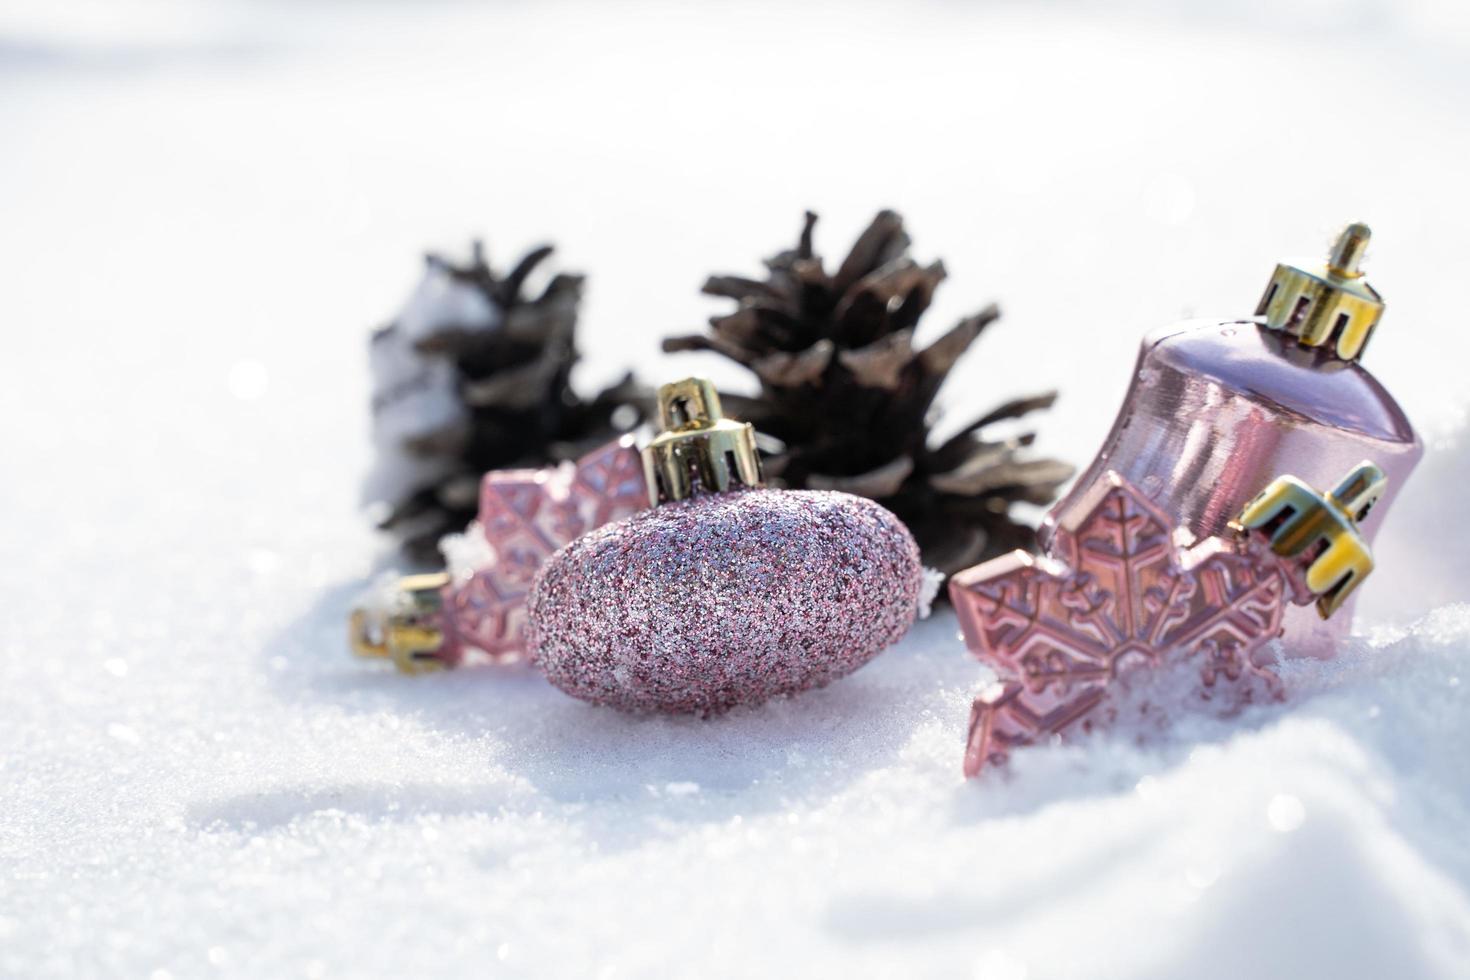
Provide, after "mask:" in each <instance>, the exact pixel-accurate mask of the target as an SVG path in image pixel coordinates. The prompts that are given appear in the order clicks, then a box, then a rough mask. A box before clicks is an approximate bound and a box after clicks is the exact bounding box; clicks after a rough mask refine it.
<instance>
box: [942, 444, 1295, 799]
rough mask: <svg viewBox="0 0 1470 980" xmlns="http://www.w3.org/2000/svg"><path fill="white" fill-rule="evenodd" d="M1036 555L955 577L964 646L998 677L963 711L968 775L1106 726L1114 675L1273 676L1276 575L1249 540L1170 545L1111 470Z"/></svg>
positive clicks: (1280, 593)
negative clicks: (1025, 749)
mask: <svg viewBox="0 0 1470 980" xmlns="http://www.w3.org/2000/svg"><path fill="white" fill-rule="evenodd" d="M1047 550H1048V554H1047V555H1046V556H1045V557H1040V558H1038V557H1035V556H1033V555H1029V554H1027V553H1025V552H1020V551H1017V552H1013V553H1011V554H1009V555H1005V556H1003V557H1001V558H997V559H994V560H993V561H989V562H986V563H984V564H982V565H977V566H975V567H974V568H971V569H968V570H966V571H964V572H961V573H959V574H958V575H956V576H954V578H953V579H951V581H950V586H949V590H950V597H951V599H952V600H953V602H954V607H955V610H956V612H957V613H958V615H959V620H960V626H961V628H962V629H963V631H964V636H965V642H966V644H967V645H968V646H969V647H970V649H971V651H972V652H973V653H974V654H975V655H976V656H977V657H978V658H979V659H981V660H982V661H984V662H985V663H987V664H989V665H990V666H991V667H993V668H994V669H995V671H996V673H997V674H998V675H999V680H998V681H997V682H996V683H995V684H994V685H992V686H991V687H990V688H988V689H987V690H986V691H984V692H983V693H982V694H981V695H980V696H979V697H978V698H977V699H976V700H975V703H974V705H973V707H972V708H971V712H970V729H969V739H968V743H967V746H966V752H965V775H966V776H974V775H977V774H978V773H979V772H980V770H981V769H982V768H983V767H984V766H985V765H986V763H993V762H998V761H1001V760H1003V759H1004V758H1005V756H1006V754H1007V752H1008V751H1009V749H1011V748H1012V747H1014V746H1017V745H1024V744H1027V743H1029V742H1033V741H1037V740H1039V739H1042V738H1045V737H1048V736H1052V735H1058V734H1060V733H1062V732H1063V731H1065V730H1069V729H1081V730H1084V731H1085V730H1087V729H1088V728H1090V727H1091V726H1092V724H1093V723H1094V721H1097V720H1099V719H1103V720H1106V718H1107V716H1108V712H1107V706H1108V699H1109V696H1110V693H1111V692H1112V690H1113V686H1114V684H1115V682H1116V681H1117V680H1118V678H1119V677H1120V676H1122V675H1123V674H1125V673H1128V672H1132V671H1136V670H1157V669H1162V668H1167V667H1174V666H1176V665H1178V664H1180V663H1181V662H1182V663H1184V664H1188V665H1189V666H1188V668H1187V669H1193V670H1198V672H1199V678H1200V682H1201V685H1202V687H1203V688H1204V689H1205V690H1206V691H1208V689H1211V688H1214V687H1215V686H1216V685H1217V684H1220V683H1222V682H1226V681H1228V682H1239V681H1242V680H1243V679H1246V678H1247V675H1250V676H1253V677H1258V678H1263V679H1264V680H1265V681H1266V684H1267V687H1268V689H1269V690H1271V691H1272V692H1273V693H1274V692H1276V691H1278V690H1279V688H1278V686H1277V684H1276V681H1275V677H1274V675H1273V674H1271V673H1270V671H1269V670H1267V669H1266V668H1265V667H1263V666H1262V665H1261V664H1260V663H1259V662H1258V661H1259V659H1260V658H1261V657H1262V656H1263V655H1264V651H1263V648H1264V647H1265V645H1266V644H1267V643H1268V642H1269V641H1270V640H1271V639H1272V638H1274V637H1276V636H1277V635H1279V634H1280V632H1281V623H1282V614H1283V612H1284V609H1285V606H1286V604H1287V602H1288V601H1290V599H1291V589H1290V584H1289V580H1288V577H1287V571H1286V568H1285V566H1284V565H1283V564H1282V562H1281V561H1280V560H1279V559H1277V558H1276V557H1275V556H1274V555H1272V554H1271V553H1270V551H1269V549H1268V548H1267V547H1266V546H1265V545H1264V543H1263V542H1262V541H1261V540H1259V539H1258V538H1257V537H1255V536H1251V537H1248V538H1245V539H1242V540H1227V539H1224V538H1209V539H1206V540H1205V541H1202V542H1200V543H1198V544H1197V545H1194V546H1192V547H1187V546H1183V545H1181V544H1179V543H1178V542H1177V540H1176V532H1175V529H1174V526H1173V522H1172V521H1171V520H1170V519H1169V518H1168V517H1167V516H1166V515H1165V514H1164V513H1163V512H1162V511H1160V510H1159V509H1158V508H1157V507H1155V506H1154V504H1153V503H1152V502H1150V501H1149V500H1148V498H1147V497H1145V496H1144V495H1143V494H1142V493H1141V492H1140V491H1138V490H1137V489H1136V488H1135V487H1133V486H1132V485H1131V484H1129V483H1128V482H1127V481H1125V480H1124V479H1123V478H1122V477H1121V476H1119V475H1118V474H1117V473H1113V472H1109V473H1108V474H1107V476H1106V477H1105V478H1104V479H1103V480H1101V481H1099V483H1098V485H1097V487H1096V488H1094V490H1093V492H1092V493H1091V494H1089V495H1088V496H1087V497H1086V498H1085V499H1084V500H1082V501H1081V502H1080V503H1079V505H1078V506H1077V508H1076V509H1075V510H1072V511H1070V512H1069V513H1068V514H1067V515H1065V516H1064V517H1063V519H1062V520H1061V521H1060V522H1059V525H1058V528H1057V531H1056V534H1055V536H1054V538H1053V539H1052V541H1051V544H1050V546H1049V548H1048V549H1047Z"/></svg>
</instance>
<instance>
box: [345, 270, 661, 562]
mask: <svg viewBox="0 0 1470 980" xmlns="http://www.w3.org/2000/svg"><path fill="white" fill-rule="evenodd" d="M551 252H552V250H551V248H550V247H542V248H538V249H536V250H534V251H532V252H530V253H528V254H527V255H525V256H524V257H523V258H522V259H521V260H520V261H519V262H518V263H517V264H516V266H515V267H514V268H513V269H512V270H511V271H510V272H509V273H508V274H507V275H505V276H500V275H498V274H497V273H496V272H495V271H494V270H492V269H491V268H490V266H489V265H488V264H487V262H486V261H485V257H484V253H483V251H482V249H481V247H480V244H479V243H478V242H477V243H475V247H474V255H473V257H472V259H471V261H470V263H469V264H468V265H464V266H458V265H454V264H452V263H450V262H449V261H447V260H445V259H442V258H439V257H438V256H434V255H430V256H428V257H427V268H426V270H425V274H424V278H423V280H422V281H421V282H420V283H419V286H418V288H417V289H416V290H415V292H414V294H413V296H412V297H411V298H410V299H409V301H408V304H407V305H406V306H405V308H404V309H403V311H402V312H401V313H400V314H399V316H398V317H397V319H395V320H394V321H393V323H391V324H389V325H388V326H387V327H384V328H383V329H381V330H379V331H378V332H377V333H376V334H374V335H373V340H372V347H371V352H370V353H371V363H372V372H373V439H374V442H375V444H376V446H377V451H378V459H377V461H376V463H375V465H374V468H373V471H372V472H371V474H370V475H369V477H368V480H367V483H366V485H365V487H364V496H365V497H366V499H367V500H368V501H369V502H372V503H379V502H386V503H388V504H389V505H390V510H389V512H388V515H387V517H386V518H385V519H384V520H383V522H382V527H384V528H386V529H388V530H390V531H392V532H393V533H394V534H396V535H397V536H398V537H399V538H400V539H401V540H402V542H403V546H404V548H405V550H406V551H407V553H408V554H409V555H410V556H412V557H414V558H415V559H417V560H420V561H431V560H433V559H434V558H435V557H436V549H437V546H438V542H439V539H440V538H441V537H443V536H444V535H445V534H448V533H451V532H456V531H460V530H462V529H463V528H464V526H465V525H466V524H467V523H468V522H469V521H470V519H471V518H473V517H474V516H475V504H476V497H477V492H478V488H479V485H480V477H481V475H482V474H484V473H486V472H488V471H490V470H495V469H501V468H504V467H511V466H517V467H525V466H537V465H541V464H544V463H547V462H555V461H561V460H567V459H573V458H575V457H576V456H578V455H580V454H582V453H584V452H586V451H588V450H589V449H591V448H593V447H594V446H597V445H600V444H601V443H604V442H606V441H608V440H609V439H612V438H615V437H616V435H617V434H618V432H619V431H623V430H627V429H631V428H632V427H633V426H635V425H636V424H637V423H638V422H639V421H640V419H641V417H642V413H641V409H639V407H638V405H639V404H640V403H641V400H643V399H645V398H646V396H647V393H646V392H644V391H643V390H642V389H640V388H639V387H638V386H636V385H635V384H633V382H632V378H631V376H628V377H625V378H624V379H623V380H622V381H621V382H619V383H618V384H617V385H614V386H613V387H611V388H608V389H606V390H605V391H603V392H602V393H601V394H599V395H597V396H596V397H595V398H594V399H592V400H591V401H590V402H589V401H584V400H582V399H581V398H580V397H579V396H578V395H577V394H576V392H575V391H573V390H572V387H571V384H570V377H571V370H572V366H573V364H575V363H576V361H577V357H578V355H577V349H576V344H575V332H576V325H577V307H578V304H579V302H580V300H581V293H582V278H581V277H580V276H575V275H565V274H562V275H557V276H554V277H553V278H552V279H551V280H550V282H549V283H548V284H547V285H546V286H545V288H544V289H542V290H541V291H540V292H539V294H535V295H531V294H528V292H527V283H528V281H529V280H530V279H531V277H532V275H533V273H534V272H535V271H536V269H537V267H538V266H539V265H540V264H541V263H542V262H543V261H544V260H545V259H546V258H547V257H548V256H550V255H551Z"/></svg>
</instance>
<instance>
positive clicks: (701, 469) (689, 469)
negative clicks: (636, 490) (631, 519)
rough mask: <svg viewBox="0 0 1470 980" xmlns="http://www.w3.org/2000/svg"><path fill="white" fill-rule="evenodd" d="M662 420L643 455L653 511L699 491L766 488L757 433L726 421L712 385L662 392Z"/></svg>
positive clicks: (697, 383) (690, 383) (687, 384)
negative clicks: (660, 429) (737, 487)
mask: <svg viewBox="0 0 1470 980" xmlns="http://www.w3.org/2000/svg"><path fill="white" fill-rule="evenodd" d="M658 418H659V426H660V427H661V428H662V429H663V431H662V432H660V433H659V434H658V436H657V437H656V438H655V439H654V440H653V441H652V442H651V443H649V444H648V446H647V447H646V448H644V450H643V473H644V476H645V477H646V478H647V480H648V499H649V502H650V503H651V504H653V505H654V506H658V505H659V504H661V503H667V502H668V501H671V500H684V499H686V498H688V497H692V496H693V495H694V494H696V493H698V492H700V491H704V492H706V493H723V492H725V491H726V490H730V489H733V488H734V487H735V486H737V485H740V486H746V487H758V486H760V485H761V461H760V454H759V453H758V452H757V451H756V448H755V429H754V427H753V426H751V425H750V424H749V423H746V422H737V421H735V420H734V419H727V418H725V415H724V412H722V411H721V409H720V396H719V394H718V393H717V392H716V391H715V386H714V385H712V384H711V383H710V382H708V381H706V380H705V379H703V378H685V379H684V380H683V381H675V382H673V383H672V384H666V385H664V386H663V387H661V388H659V390H658Z"/></svg>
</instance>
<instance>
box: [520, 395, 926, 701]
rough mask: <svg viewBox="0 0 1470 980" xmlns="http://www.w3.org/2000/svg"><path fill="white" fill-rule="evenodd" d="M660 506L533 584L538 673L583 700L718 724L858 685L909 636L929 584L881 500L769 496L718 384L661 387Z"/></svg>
mask: <svg viewBox="0 0 1470 980" xmlns="http://www.w3.org/2000/svg"><path fill="white" fill-rule="evenodd" d="M658 397H659V416H660V421H661V423H662V426H663V429H664V430H665V431H664V432H663V433H662V434H661V435H660V436H658V438H656V439H655V440H654V441H653V442H652V443H651V444H650V445H649V446H648V447H647V448H646V449H645V450H644V466H645V472H646V478H647V482H648V486H649V494H650V499H651V501H652V502H653V503H655V504H656V506H654V507H653V508H652V509H650V510H647V511H643V512H641V513H639V514H635V515H634V516H632V517H630V518H628V519H626V520H623V521H619V522H617V523H614V524H609V525H606V526H604V527H602V528H600V529H598V530H596V531H593V532H591V533H590V534H587V535H584V536H582V537H580V538H578V539H576V540H575V541H573V542H572V543H571V544H570V545H568V546H567V547H566V548H563V549H562V550H561V551H558V552H557V553H556V554H555V555H553V556H552V557H551V558H550V559H549V560H548V561H547V562H546V564H545V565H544V566H542V568H541V570H540V571H539V572H538V573H537V575H536V579H535V581H534V583H533V584H532V587H531V595H530V599H529V601H528V603H527V616H528V629H527V635H528V640H529V645H530V650H531V656H532V660H533V662H534V663H535V664H536V665H537V666H538V667H539V668H540V669H541V670H543V671H544V672H545V673H546V676H547V678H548V679H550V681H551V682H552V683H553V684H555V685H556V686H557V687H559V688H561V689H562V690H563V691H565V692H566V693H568V694H571V695H572V696H574V697H578V698H582V699H584V700H587V701H592V702H595V703H599V704H608V705H612V706H613V707H616V708H621V709H624V710H629V711H663V712H681V713H696V714H710V713H714V712H719V711H723V710H725V709H727V708H730V707H732V706H734V705H738V704H756V703H759V702H761V701H764V700H766V699H768V698H770V697H773V696H775V695H779V694H793V693H796V692H798V691H803V690H806V689H808V688H812V687H818V686H821V685H823V684H826V683H828V682H829V681H831V680H834V679H835V678H838V677H841V676H842V675H844V674H847V673H850V672H851V671H853V670H856V669H857V668H858V667H860V666H862V665H863V664H864V663H866V662H867V661H868V660H870V659H872V658H873V657H874V656H875V655H877V654H878V652H879V651H881V650H882V649H883V648H884V647H886V646H888V645H889V644H891V643H893V642H894V641H895V640H897V639H898V638H899V637H900V636H902V635H903V633H904V632H905V631H906V630H907V629H908V627H909V626H910V624H912V622H913V620H914V617H915V614H916V612H917V604H918V598H919V591H920V587H921V584H922V580H923V572H922V569H921V566H920V564H919V554H918V549H917V547H916V546H915V544H914V541H913V538H912V537H911V536H910V535H909V532H908V531H907V530H906V529H905V528H904V526H903V525H902V523H900V522H899V520H898V519H897V518H896V517H894V516H893V515H892V514H891V513H889V512H888V511H887V510H885V509H884V508H882V507H880V506H878V505H877V504H875V503H873V502H872V501H869V500H866V499H863V498H861V497H855V496H852V495H850V494H846V493H839V492H833V491H789V490H775V489H764V488H762V486H761V468H760V460H759V457H758V455H757V453H756V447H755V436H754V430H753V428H752V427H751V426H750V425H749V424H741V423H737V422H735V421H733V420H731V419H726V418H724V417H723V415H722V412H721V408H720V400H719V397H718V396H717V395H716V393H715V390H714V388H713V386H712V385H711V384H710V383H709V382H708V381H703V380H697V379H689V380H686V381H681V382H677V383H675V384H671V385H665V386H664V387H663V388H661V389H659V396H658Z"/></svg>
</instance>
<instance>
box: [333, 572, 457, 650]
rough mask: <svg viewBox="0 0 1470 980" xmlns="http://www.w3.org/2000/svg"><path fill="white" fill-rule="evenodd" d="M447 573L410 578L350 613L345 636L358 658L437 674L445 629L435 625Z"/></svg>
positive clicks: (438, 620) (441, 606) (399, 582)
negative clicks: (380, 659)
mask: <svg viewBox="0 0 1470 980" xmlns="http://www.w3.org/2000/svg"><path fill="white" fill-rule="evenodd" d="M447 585H449V574H448V573H447V572H435V573H431V574H428V575H409V576H406V577H404V578H401V579H399V580H398V581H397V582H394V583H393V584H392V585H391V586H388V593H387V594H386V595H380V596H379V597H378V598H377V600H376V601H374V602H373V603H372V604H371V605H369V606H359V607H358V608H356V609H354V610H352V616H351V618H350V619H349V620H348V622H347V637H348V641H349V642H350V643H351V644H352V652H353V653H355V654H357V655H358V656H359V657H374V658H386V659H389V660H392V661H393V665H394V666H395V667H397V668H398V669H399V670H400V671H402V672H403V673H405V674H422V673H427V672H428V671H431V670H440V669H442V668H443V667H444V666H445V664H444V661H443V660H441V659H439V657H438V653H439V650H440V649H441V648H442V647H443V646H444V630H443V629H442V628H441V626H440V625H439V623H440V622H441V620H440V612H441V610H442V609H443V606H444V588H445V587H446V586H447Z"/></svg>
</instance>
